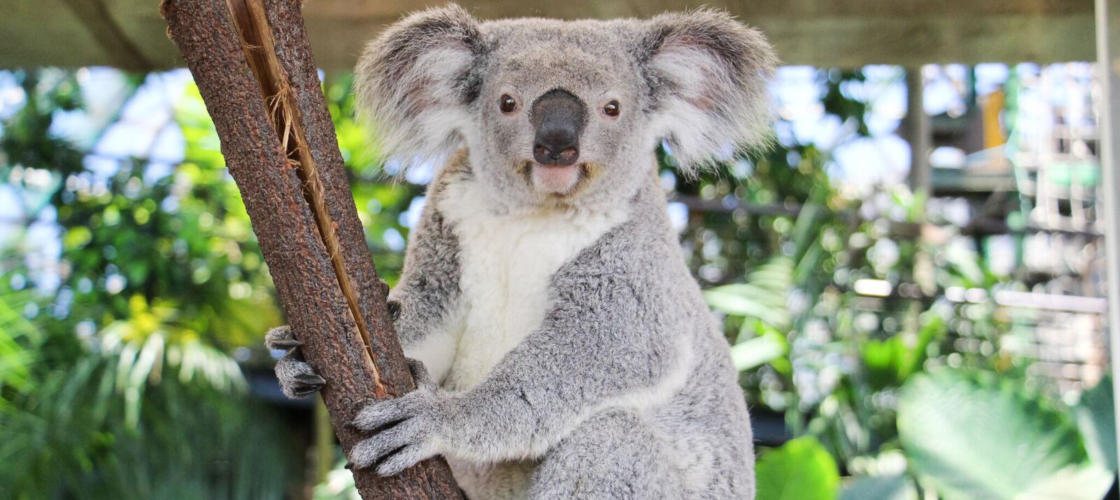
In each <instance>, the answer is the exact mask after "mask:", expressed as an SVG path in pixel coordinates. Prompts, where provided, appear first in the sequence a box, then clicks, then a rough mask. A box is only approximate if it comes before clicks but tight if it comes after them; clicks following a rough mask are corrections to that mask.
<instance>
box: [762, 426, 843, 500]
mask: <svg viewBox="0 0 1120 500" xmlns="http://www.w3.org/2000/svg"><path fill="white" fill-rule="evenodd" d="M755 477H757V478H758V479H757V480H758V492H757V495H758V500H816V499H821V500H831V499H833V498H836V493H837V490H838V489H839V487H840V473H839V472H837V469H836V461H835V460H833V459H832V455H829V454H828V451H826V450H825V449H824V446H821V444H820V443H819V442H817V440H816V439H815V438H813V437H811V436H802V437H799V438H797V439H794V440H791V441H789V442H787V443H786V444H784V445H782V447H780V448H777V449H775V450H772V451H769V452H767V453H765V454H763V455H762V458H760V459H759V460H758V464H757V466H756V467H755Z"/></svg>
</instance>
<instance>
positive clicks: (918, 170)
mask: <svg viewBox="0 0 1120 500" xmlns="http://www.w3.org/2000/svg"><path fill="white" fill-rule="evenodd" d="M905 129H906V136H907V137H906V140H907V142H909V143H910V174H909V177H908V181H909V184H910V190H911V191H913V192H914V194H918V193H923V194H925V195H926V196H928V195H930V194H931V187H930V165H929V153H930V148H931V142H932V141H931V139H932V132H931V130H930V124H929V116H926V110H925V106H924V105H923V101H922V67H921V66H911V67H907V68H906V124H905Z"/></svg>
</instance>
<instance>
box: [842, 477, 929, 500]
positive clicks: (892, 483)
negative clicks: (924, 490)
mask: <svg viewBox="0 0 1120 500" xmlns="http://www.w3.org/2000/svg"><path fill="white" fill-rule="evenodd" d="M872 499H874V500H918V491H917V490H916V489H915V488H914V485H913V484H912V483H911V482H910V480H908V479H906V476H903V475H901V474H899V475H894V476H862V477H857V478H853V479H852V480H851V481H850V482H849V483H848V484H846V485H844V489H843V490H842V491H840V497H839V500H872Z"/></svg>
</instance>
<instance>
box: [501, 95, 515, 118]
mask: <svg viewBox="0 0 1120 500" xmlns="http://www.w3.org/2000/svg"><path fill="white" fill-rule="evenodd" d="M498 109H500V110H502V113H512V112H513V111H514V110H515V109H517V100H516V99H514V98H513V96H511V95H509V94H502V97H499V98H498Z"/></svg>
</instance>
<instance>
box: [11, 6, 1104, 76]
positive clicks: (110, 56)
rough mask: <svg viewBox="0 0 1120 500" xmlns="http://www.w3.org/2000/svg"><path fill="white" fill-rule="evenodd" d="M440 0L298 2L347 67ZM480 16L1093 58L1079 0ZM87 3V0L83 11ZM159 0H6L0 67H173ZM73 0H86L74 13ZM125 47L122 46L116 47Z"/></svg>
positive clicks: (813, 48)
mask: <svg viewBox="0 0 1120 500" xmlns="http://www.w3.org/2000/svg"><path fill="white" fill-rule="evenodd" d="M442 3H444V2H443V1H442V0H440V1H431V0H426V1H422V2H409V1H405V0H307V2H306V5H305V7H304V17H305V19H306V24H307V27H308V31H309V32H310V38H311V45H312V47H314V51H315V60H316V61H317V63H318V64H319V65H321V66H322V67H323V68H324V69H326V70H328V71H336V70H349V69H350V68H351V67H352V66H353V64H354V61H355V59H357V56H358V54H359V53H360V52H361V49H362V47H363V45H364V44H365V42H366V41H367V40H369V39H371V38H373V37H374V36H376V34H377V32H378V31H379V30H380V29H381V28H382V27H384V26H385V25H386V24H388V23H391V22H393V21H395V20H397V19H399V18H400V17H401V16H402V15H404V14H406V13H408V12H410V11H413V10H416V9H419V8H423V7H425V6H430V5H439V4H442ZM461 3H462V4H463V5H464V6H465V7H466V8H467V9H469V10H470V11H471V12H472V13H474V14H475V15H476V16H478V17H479V18H481V19H496V18H503V17H520V16H548V17H558V18H564V19H577V18H600V19H602V18H614V17H649V16H652V15H655V14H658V13H660V12H665V11H670V10H687V9H695V8H698V7H701V6H705V5H706V6H711V7H715V8H721V9H725V10H727V11H729V12H731V13H732V14H734V15H736V16H738V17H739V18H740V19H742V20H743V21H744V22H747V23H749V24H752V25H754V26H757V27H759V28H761V29H762V30H763V31H764V32H766V34H767V35H768V36H769V37H770V39H771V40H772V41H773V43H774V45H775V46H776V48H777V50H778V54H779V55H780V56H781V57H782V60H783V61H784V62H785V63H786V64H809V65H814V66H824V67H849V68H850V67H859V66H863V65H865V64H899V65H903V66H920V65H922V64H926V63H947V62H960V63H966V64H973V63H979V62H997V61H1002V62H1009V63H1010V62H1018V61H1034V62H1040V63H1045V62H1052V61H1072V60H1082V61H1088V60H1092V59H1093V57H1094V52H1093V12H1092V5H1091V4H1090V3H1089V2H1084V1H1078V0H1029V1H1023V0H984V1H977V0H942V1H939V2H929V1H925V0H709V1H696V0H647V1H644V2H633V1H629V0H605V1H596V0H568V1H564V2H546V1H544V0H538V1H535V2H532V1H530V2H526V1H523V0H462V2H461ZM86 4H89V5H92V6H94V7H95V8H94V7H88V6H86ZM158 4H159V2H158V0H4V7H3V15H0V37H3V38H2V39H3V42H0V68H4V67H7V68H10V67H29V66H63V67H76V66H89V65H113V66H118V67H124V68H127V69H135V70H146V69H160V68H168V67H175V66H182V64H183V63H182V61H181V60H180V59H179V56H178V53H177V52H176V51H175V48H174V47H173V46H172V45H171V43H170V41H168V39H167V36H166V24H165V23H164V22H163V20H162V19H161V18H160V17H159V12H158ZM75 6H85V7H83V8H78V9H75V8H74V7H75ZM122 48H124V50H125V52H128V53H127V54H123V53H122Z"/></svg>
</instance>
